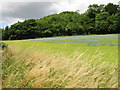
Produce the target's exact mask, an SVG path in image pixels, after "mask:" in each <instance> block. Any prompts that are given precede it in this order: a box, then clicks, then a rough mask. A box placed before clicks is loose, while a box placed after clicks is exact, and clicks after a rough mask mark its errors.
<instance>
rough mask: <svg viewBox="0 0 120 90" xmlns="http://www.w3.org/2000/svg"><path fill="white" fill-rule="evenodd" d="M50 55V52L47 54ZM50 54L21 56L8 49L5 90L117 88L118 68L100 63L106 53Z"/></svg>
mask: <svg viewBox="0 0 120 90" xmlns="http://www.w3.org/2000/svg"><path fill="white" fill-rule="evenodd" d="M48 51H49V50H48ZM48 51H47V50H42V51H39V52H37V51H32V47H31V48H28V49H26V50H24V51H23V52H22V53H20V51H19V49H18V50H16V49H14V48H13V47H8V48H7V49H5V50H4V51H3V52H2V54H3V57H2V60H3V61H2V62H3V63H2V70H3V75H2V79H3V81H2V87H3V88H117V87H118V82H117V81H118V76H117V75H118V74H117V71H116V68H117V65H115V64H113V63H110V62H107V61H104V62H101V59H102V57H103V55H104V54H103V53H101V52H99V50H98V51H96V52H97V53H98V54H95V55H94V56H88V57H84V55H85V54H86V52H87V51H86V52H79V51H75V52H74V54H72V55H70V56H66V57H65V56H63V55H62V54H61V53H59V54H58V53H57V54H56V53H54V51H51V52H48Z"/></svg>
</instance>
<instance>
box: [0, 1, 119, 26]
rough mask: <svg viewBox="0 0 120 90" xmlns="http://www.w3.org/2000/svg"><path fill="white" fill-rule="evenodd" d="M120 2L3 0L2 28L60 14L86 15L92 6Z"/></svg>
mask: <svg viewBox="0 0 120 90" xmlns="http://www.w3.org/2000/svg"><path fill="white" fill-rule="evenodd" d="M119 1H120V0H1V1H0V27H1V28H3V27H5V26H7V25H8V26H10V25H12V24H14V23H16V22H18V21H19V22H23V21H24V20H27V19H30V18H33V19H38V18H42V17H44V16H47V15H50V14H54V13H60V12H63V11H77V10H79V13H84V12H85V11H86V10H87V8H88V6H89V5H90V4H98V5H100V4H105V5H106V4H108V3H114V4H118V2H119Z"/></svg>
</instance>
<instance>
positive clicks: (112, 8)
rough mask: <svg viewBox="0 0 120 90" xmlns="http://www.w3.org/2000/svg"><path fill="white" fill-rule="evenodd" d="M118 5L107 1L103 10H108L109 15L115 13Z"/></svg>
mask: <svg viewBox="0 0 120 90" xmlns="http://www.w3.org/2000/svg"><path fill="white" fill-rule="evenodd" d="M118 8H119V5H114V4H113V3H108V4H107V5H106V6H105V12H108V13H109V14H110V15H112V14H115V13H117V12H118V11H119V10H118Z"/></svg>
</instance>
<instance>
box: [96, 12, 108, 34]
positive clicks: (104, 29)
mask: <svg viewBox="0 0 120 90" xmlns="http://www.w3.org/2000/svg"><path fill="white" fill-rule="evenodd" d="M108 16H109V13H108V12H101V13H100V14H97V15H96V18H95V28H96V33H98V34H106V33H108V32H109V31H108V27H109V23H108V21H107V17H108Z"/></svg>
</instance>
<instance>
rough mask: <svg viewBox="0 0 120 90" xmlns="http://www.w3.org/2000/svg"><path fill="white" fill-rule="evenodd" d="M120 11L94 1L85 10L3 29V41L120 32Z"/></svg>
mask: <svg viewBox="0 0 120 90" xmlns="http://www.w3.org/2000/svg"><path fill="white" fill-rule="evenodd" d="M119 28H120V10H119V6H118V5H114V4H112V3H108V4H107V5H103V4H101V5H97V4H93V5H90V6H89V7H88V10H87V11H86V12H85V13H83V14H79V13H78V12H69V11H65V12H62V13H59V14H52V15H49V16H46V17H43V18H41V19H29V20H25V21H24V22H18V23H15V24H13V25H11V26H10V27H8V26H7V27H5V29H2V32H3V34H2V39H3V40H18V39H30V38H40V37H41V38H42V37H52V36H67V35H84V34H109V33H119V32H120V31H119Z"/></svg>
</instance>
